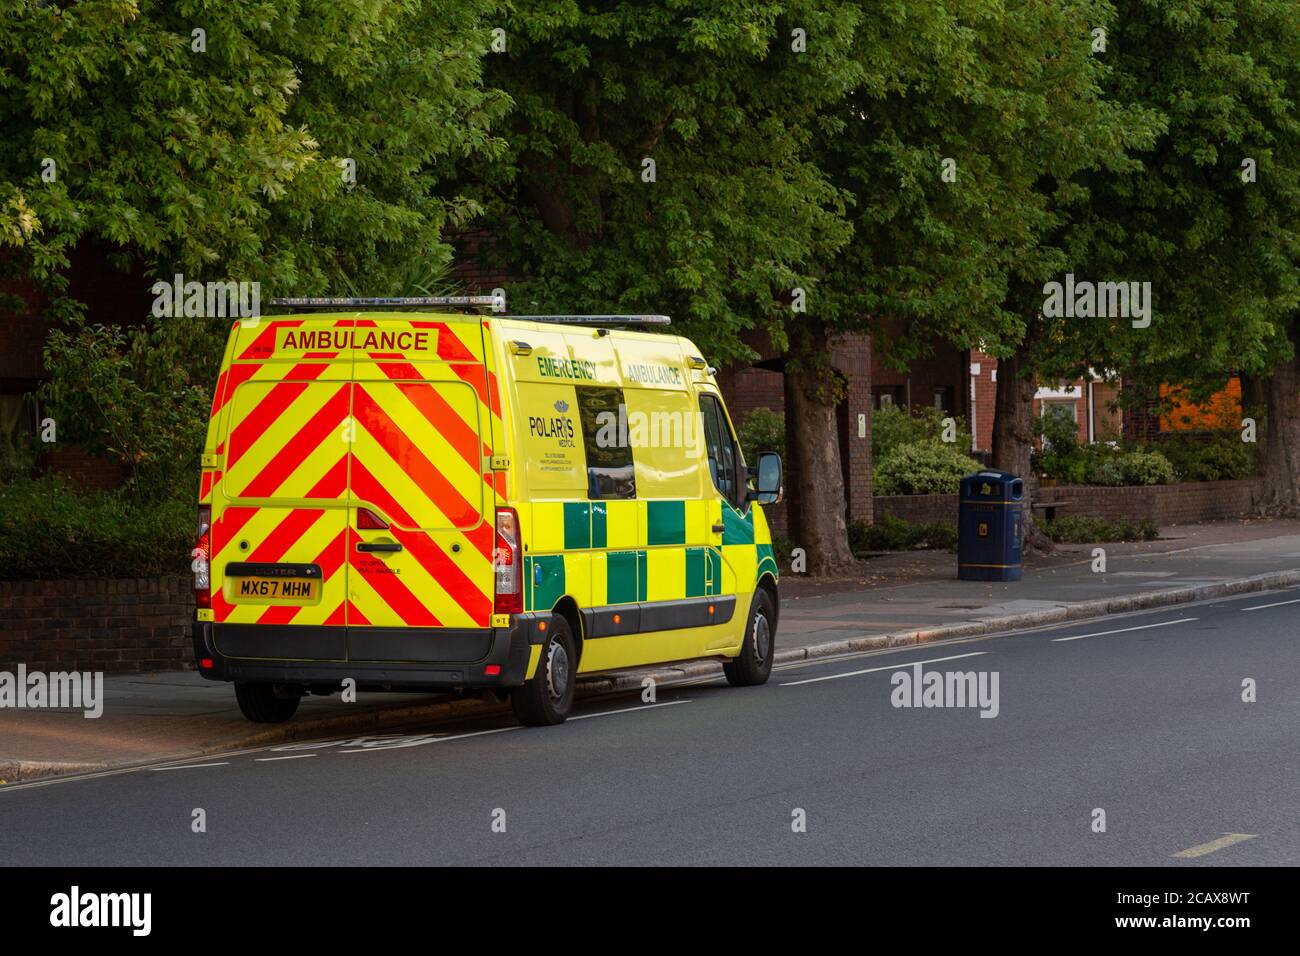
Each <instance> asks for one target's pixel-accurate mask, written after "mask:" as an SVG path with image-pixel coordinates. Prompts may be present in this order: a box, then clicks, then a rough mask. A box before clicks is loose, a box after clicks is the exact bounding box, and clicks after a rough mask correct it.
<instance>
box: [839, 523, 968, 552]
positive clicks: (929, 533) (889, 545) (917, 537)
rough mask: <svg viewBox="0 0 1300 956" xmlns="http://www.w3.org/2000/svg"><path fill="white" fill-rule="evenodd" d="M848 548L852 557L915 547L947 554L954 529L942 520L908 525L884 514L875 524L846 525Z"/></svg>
mask: <svg viewBox="0 0 1300 956" xmlns="http://www.w3.org/2000/svg"><path fill="white" fill-rule="evenodd" d="M849 547H850V548H851V549H852V550H853V552H854V553H855V554H861V553H863V552H866V551H910V550H913V549H917V548H930V549H934V550H939V551H943V550H947V551H951V550H953V549H954V548H956V547H957V527H956V526H955V525H951V524H945V523H944V522H942V521H935V522H931V523H929V524H910V523H909V522H907V521H904V520H903V519H902V518H897V517H895V516H894V515H892V514H888V513H887V514H885V516H884V517H883V518H881V519H880V521H878V522H876V523H875V524H870V525H869V524H867V523H866V522H865V521H854V522H852V523H851V524H850V525H849Z"/></svg>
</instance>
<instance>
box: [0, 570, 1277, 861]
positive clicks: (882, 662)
mask: <svg viewBox="0 0 1300 956" xmlns="http://www.w3.org/2000/svg"><path fill="white" fill-rule="evenodd" d="M1298 619H1300V590H1293V591H1287V592H1276V593H1272V594H1262V595H1261V594H1252V595H1248V596H1244V597H1240V598H1233V599H1228V600H1218V601H1214V602H1207V603H1202V604H1196V605H1182V606H1179V607H1177V608H1166V609H1161V610H1157V611H1149V612H1144V613H1139V614H1131V615H1124V616H1113V617H1107V618H1102V619H1094V620H1090V621H1086V622H1082V623H1079V624H1073V625H1069V626H1064V627H1055V628H1047V629H1041V630H1036V631H1027V632H1019V633H1016V634H1013V635H1006V636H997V637H988V638H982V639H977V640H967V641H956V642H945V643H943V644H931V645H926V646H922V647H909V648H905V649H900V650H897V651H892V652H876V653H872V654H865V655H857V656H854V657H851V658H841V659H836V660H825V661H817V662H806V663H803V664H800V665H797V666H792V667H786V668H781V669H778V670H777V671H774V672H773V676H772V680H771V682H770V683H769V684H768V685H767V686H765V687H760V688H746V689H733V688H729V687H727V686H726V685H725V684H724V683H723V682H721V681H716V682H712V683H707V684H700V685H694V686H682V687H675V688H661V689H660V690H659V693H658V696H657V700H656V702H655V704H654V705H649V704H644V703H642V701H641V699H640V698H637V697H621V698H606V699H602V700H599V701H588V702H586V703H585V704H584V705H582V706H581V707H580V709H579V711H578V713H577V715H576V718H575V719H571V720H570V721H569V722H568V723H567V724H565V725H563V726H561V727H556V728H548V729H521V728H517V727H516V726H514V725H513V723H512V722H511V720H510V718H509V717H501V718H493V719H487V720H483V719H480V720H478V721H476V722H469V723H459V724H458V723H446V724H440V725H438V726H436V727H424V728H418V729H416V730H413V731H409V732H406V733H403V734H398V735H391V736H380V737H373V738H364V739H357V738H352V739H348V740H335V741H323V742H317V743H312V744H301V743H299V744H291V745H285V746H280V747H275V748H269V749H262V750H257V751H247V752H242V753H238V754H231V755H227V756H218V757H213V758H209V759H205V760H202V761H196V762H194V763H190V764H182V765H179V766H170V767H156V768H145V769H138V770H132V771H128V772H116V773H111V774H106V775H100V776H90V777H85V778H73V779H66V780H61V781H48V782H35V783H32V784H20V785H16V786H11V787H7V788H4V789H2V790H0V861H2V862H3V863H4V864H6V865H33V864H43V865H138V864H149V865H205V864H226V865H249V864H308V865H311V864H321V865H347V864H360V863H367V864H489V865H503V864H507V865H508V864H544V865H545V864H575V865H576V864H631V865H639V864H742V865H744V864H869V865H922V864H1045V865H1129V864H1138V865H1160V864H1169V865H1173V866H1199V865H1257V864H1284V865H1296V864H1297V863H1300V692H1298V691H1297V688H1300V634H1297V627H1296V624H1297V620H1298ZM913 662H931V663H928V664H925V663H923V664H922V670H923V672H929V671H941V672H942V671H975V672H984V673H985V675H986V677H989V678H990V679H991V675H992V674H996V675H997V687H998V700H997V711H998V712H997V716H996V717H989V718H985V717H981V716H980V713H979V710H978V709H974V708H969V707H967V708H959V707H943V708H940V707H933V708H926V707H920V708H915V707H913V708H902V707H895V706H893V704H892V703H891V695H892V694H893V693H894V691H895V680H896V679H895V678H894V676H893V675H894V674H896V673H898V672H899V671H900V670H904V671H905V672H907V673H909V674H910V673H912V672H913V671H912V669H911V667H910V665H911V664H912V663H913ZM1246 679H1251V680H1253V681H1254V682H1255V685H1256V690H1255V693H1256V696H1257V700H1256V701H1255V702H1245V701H1243V699H1242V695H1243V681H1245V680H1246ZM986 686H988V687H991V684H989V685H986ZM988 709H991V708H988ZM196 810H202V811H203V813H202V819H203V822H204V823H205V832H194V831H195V826H196V825H195V822H194V821H195V820H196V813H195V811H196ZM1098 810H1100V811H1104V815H1105V818H1104V823H1105V829H1104V832H1096V831H1097V830H1098V829H1099V826H1098V822H1099V820H1100V817H1099V816H1098V814H1097V811H1098ZM800 820H802V821H803V822H804V823H805V827H804V828H803V830H802V832H797V831H798V830H799V829H800V828H799V827H798V823H799V821H800ZM502 830H503V831H504V832H499V831H502ZM1177 854H1181V855H1177Z"/></svg>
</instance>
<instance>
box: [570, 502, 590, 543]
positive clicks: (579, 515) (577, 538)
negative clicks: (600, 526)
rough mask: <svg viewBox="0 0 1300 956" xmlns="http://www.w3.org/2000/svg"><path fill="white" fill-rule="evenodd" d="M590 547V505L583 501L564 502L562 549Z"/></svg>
mask: <svg viewBox="0 0 1300 956" xmlns="http://www.w3.org/2000/svg"><path fill="white" fill-rule="evenodd" d="M590 547H591V506H590V505H589V504H587V502H585V501H566V502H565V503H564V550H565V551H576V550H579V549H584V550H585V549H586V548H590Z"/></svg>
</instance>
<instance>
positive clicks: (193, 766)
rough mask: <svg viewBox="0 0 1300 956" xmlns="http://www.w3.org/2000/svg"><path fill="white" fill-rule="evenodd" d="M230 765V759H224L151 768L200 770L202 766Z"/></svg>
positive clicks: (156, 769)
mask: <svg viewBox="0 0 1300 956" xmlns="http://www.w3.org/2000/svg"><path fill="white" fill-rule="evenodd" d="M229 765H230V761H229V760H223V761H221V762H220V763H187V764H184V765H182V766H179V767H150V768H149V769H150V770H153V771H155V772H157V771H162V770H198V769H200V768H202V767H228V766H229Z"/></svg>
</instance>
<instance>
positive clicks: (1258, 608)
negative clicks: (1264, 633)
mask: <svg viewBox="0 0 1300 956" xmlns="http://www.w3.org/2000/svg"><path fill="white" fill-rule="evenodd" d="M1283 604H1300V598H1296V599H1295V600H1294V601H1275V602H1273V603H1272V604H1256V605H1255V606H1254V607H1243V608H1242V610H1243V611H1262V610H1264V608H1266V607H1281V606H1282V605H1283Z"/></svg>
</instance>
